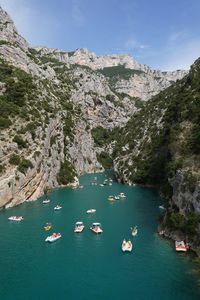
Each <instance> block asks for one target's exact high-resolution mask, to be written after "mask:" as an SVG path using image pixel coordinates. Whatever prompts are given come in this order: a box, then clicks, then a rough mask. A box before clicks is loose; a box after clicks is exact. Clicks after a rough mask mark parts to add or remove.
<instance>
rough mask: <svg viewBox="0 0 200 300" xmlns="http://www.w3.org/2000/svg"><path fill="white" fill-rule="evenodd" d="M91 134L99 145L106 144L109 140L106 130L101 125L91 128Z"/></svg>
mask: <svg viewBox="0 0 200 300" xmlns="http://www.w3.org/2000/svg"><path fill="white" fill-rule="evenodd" d="M91 134H92V137H93V139H94V142H95V143H96V144H97V145H98V146H100V147H102V146H104V145H106V144H107V143H108V142H109V140H110V135H109V132H108V130H107V129H105V128H103V127H101V126H99V127H96V128H92V130H91Z"/></svg>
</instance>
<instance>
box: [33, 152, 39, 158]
mask: <svg viewBox="0 0 200 300" xmlns="http://www.w3.org/2000/svg"><path fill="white" fill-rule="evenodd" d="M40 155H41V152H40V151H35V152H34V154H33V158H34V159H36V158H37V157H38V156H40Z"/></svg>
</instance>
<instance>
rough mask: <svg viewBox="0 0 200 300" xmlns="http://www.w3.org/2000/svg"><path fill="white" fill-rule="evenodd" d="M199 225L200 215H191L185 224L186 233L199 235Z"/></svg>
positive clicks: (192, 213) (193, 213)
mask: <svg viewBox="0 0 200 300" xmlns="http://www.w3.org/2000/svg"><path fill="white" fill-rule="evenodd" d="M199 223H200V215H198V214H196V213H195V212H191V213H189V215H188V216H187V221H186V224H185V231H186V233H187V234H189V235H194V234H195V233H197V228H198V225H199Z"/></svg>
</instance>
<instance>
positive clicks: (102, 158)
mask: <svg viewBox="0 0 200 300" xmlns="http://www.w3.org/2000/svg"><path fill="white" fill-rule="evenodd" d="M97 160H98V161H99V162H100V164H102V166H103V167H104V169H111V168H112V167H113V160H112V158H111V157H110V155H109V154H108V153H106V152H104V151H102V152H101V153H100V154H98V153H97Z"/></svg>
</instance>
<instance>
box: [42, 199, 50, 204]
mask: <svg viewBox="0 0 200 300" xmlns="http://www.w3.org/2000/svg"><path fill="white" fill-rule="evenodd" d="M49 202H50V200H49V199H45V200H43V201H42V203H43V204H48V203H49Z"/></svg>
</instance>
